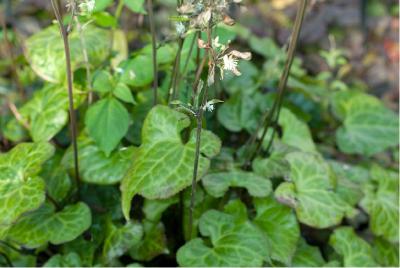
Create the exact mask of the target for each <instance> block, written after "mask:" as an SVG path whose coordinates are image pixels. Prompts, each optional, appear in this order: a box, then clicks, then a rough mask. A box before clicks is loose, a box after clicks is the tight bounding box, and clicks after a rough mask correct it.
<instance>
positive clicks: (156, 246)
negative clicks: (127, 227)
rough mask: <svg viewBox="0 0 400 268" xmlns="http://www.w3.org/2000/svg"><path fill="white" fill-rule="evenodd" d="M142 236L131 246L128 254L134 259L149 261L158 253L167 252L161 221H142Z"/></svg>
mask: <svg viewBox="0 0 400 268" xmlns="http://www.w3.org/2000/svg"><path fill="white" fill-rule="evenodd" d="M143 229H144V237H143V239H142V240H141V241H140V242H139V243H137V244H135V245H133V246H132V248H131V249H130V250H129V254H130V255H131V256H132V258H134V259H135V260H139V261H150V260H152V259H153V258H154V257H157V256H158V255H160V254H168V253H169V250H168V247H167V237H166V235H165V227H164V224H163V223H162V222H158V223H157V222H151V221H149V220H144V221H143Z"/></svg>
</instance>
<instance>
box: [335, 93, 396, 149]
mask: <svg viewBox="0 0 400 268" xmlns="http://www.w3.org/2000/svg"><path fill="white" fill-rule="evenodd" d="M341 107H342V113H344V121H343V126H342V127H340V128H339V129H338V130H337V132H336V141H337V144H338V145H339V149H340V150H341V151H342V152H345V153H357V154H365V155H367V156H370V155H373V154H376V153H379V152H382V151H384V150H386V149H387V148H389V147H392V146H396V145H398V142H399V141H398V136H399V119H398V117H397V116H396V114H395V113H394V112H393V111H391V110H389V109H387V108H386V107H385V106H384V105H383V104H382V103H381V102H379V100H377V99H375V98H373V97H372V96H369V95H366V94H362V93H359V94H355V95H354V96H352V97H351V98H350V99H347V100H345V102H344V103H343V104H342V106H341Z"/></svg>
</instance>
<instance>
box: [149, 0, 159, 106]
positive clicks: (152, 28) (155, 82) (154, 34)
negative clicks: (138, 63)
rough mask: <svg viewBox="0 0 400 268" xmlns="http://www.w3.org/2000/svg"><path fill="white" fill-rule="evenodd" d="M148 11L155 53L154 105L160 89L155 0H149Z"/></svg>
mask: <svg viewBox="0 0 400 268" xmlns="http://www.w3.org/2000/svg"><path fill="white" fill-rule="evenodd" d="M147 11H148V12H149V22H150V31H151V46H152V52H153V53H152V54H153V76H154V81H153V105H156V104H157V94H158V93H157V91H158V69H157V37H156V29H155V23H154V14H153V0H147Z"/></svg>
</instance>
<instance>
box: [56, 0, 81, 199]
mask: <svg viewBox="0 0 400 268" xmlns="http://www.w3.org/2000/svg"><path fill="white" fill-rule="evenodd" d="M51 4H52V7H53V11H54V14H55V16H56V19H57V22H58V25H59V27H60V32H61V36H62V39H63V43H64V54H65V63H66V73H67V83H68V101H69V116H70V122H71V139H72V147H73V151H74V167H75V180H76V184H77V188H78V191H77V192H78V196H79V189H80V184H81V181H80V177H79V160H78V144H77V123H76V115H75V110H74V96H73V77H72V69H71V54H70V49H69V42H68V32H67V29H66V28H65V26H64V25H63V21H62V17H61V15H60V11H59V8H58V6H57V4H56V2H55V0H51Z"/></svg>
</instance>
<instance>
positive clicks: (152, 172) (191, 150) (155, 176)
mask: <svg viewBox="0 0 400 268" xmlns="http://www.w3.org/2000/svg"><path fill="white" fill-rule="evenodd" d="M188 126H189V118H188V117H187V116H186V115H185V114H182V113H179V112H177V111H175V110H172V109H170V108H168V107H166V106H160V105H159V106H156V107H154V108H153V109H152V110H151V111H150V112H149V114H148V115H147V117H146V119H145V122H144V125H143V129H142V142H143V143H142V145H141V146H140V147H139V150H138V152H137V155H136V157H135V159H134V161H133V164H132V168H131V169H130V170H129V171H128V173H127V174H126V176H125V177H124V178H123V180H122V184H121V191H122V208H123V212H124V215H125V218H127V219H128V218H129V211H130V207H131V200H132V198H133V196H134V195H136V194H140V195H142V196H144V197H145V198H148V199H163V198H168V197H170V196H173V195H175V194H176V193H178V192H179V191H181V190H182V189H184V188H185V187H187V186H189V185H190V184H191V181H192V176H193V165H194V158H195V147H196V137H195V136H196V135H195V132H194V131H192V134H191V135H190V138H189V141H188V142H187V143H186V144H183V143H182V139H181V137H180V132H181V131H182V130H183V129H184V128H186V127H188ZM200 144H201V145H200V152H201V154H202V155H201V156H200V158H199V169H198V174H199V175H198V178H199V179H200V178H201V177H202V176H203V175H204V174H205V172H206V171H207V169H208V167H209V164H210V160H209V157H212V156H215V155H216V154H217V153H218V152H219V150H220V147H221V141H220V140H219V139H218V137H217V136H215V135H214V134H212V133H211V132H209V131H206V130H204V131H202V136H201V143H200Z"/></svg>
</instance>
